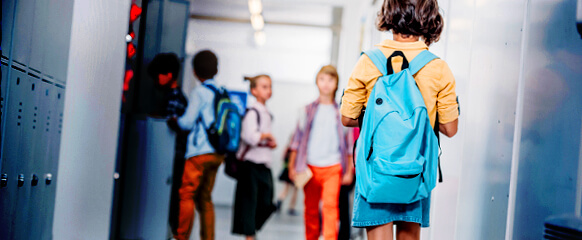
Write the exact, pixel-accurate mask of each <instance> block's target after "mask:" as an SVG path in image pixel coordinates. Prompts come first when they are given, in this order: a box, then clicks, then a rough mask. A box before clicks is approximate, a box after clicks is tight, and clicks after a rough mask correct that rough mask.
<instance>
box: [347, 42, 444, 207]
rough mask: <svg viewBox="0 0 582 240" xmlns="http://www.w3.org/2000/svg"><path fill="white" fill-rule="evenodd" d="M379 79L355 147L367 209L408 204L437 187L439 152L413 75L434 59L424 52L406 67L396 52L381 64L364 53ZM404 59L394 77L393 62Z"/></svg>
mask: <svg viewBox="0 0 582 240" xmlns="http://www.w3.org/2000/svg"><path fill="white" fill-rule="evenodd" d="M364 54H366V55H367V56H368V57H370V59H371V60H372V62H373V63H374V65H376V67H377V68H378V70H380V72H381V73H382V76H381V77H379V78H378V80H377V81H376V84H375V86H374V89H373V90H372V93H371V94H370V97H369V99H368V104H367V108H366V111H365V113H364V118H363V123H362V129H361V133H360V134H361V135H360V138H359V141H358V143H357V145H356V181H357V185H358V186H357V187H358V192H359V193H360V194H361V195H362V196H363V197H364V198H365V199H366V201H367V202H369V203H400V204H408V203H413V202H416V201H418V200H421V199H424V198H427V197H428V196H429V194H430V191H431V190H432V189H433V188H434V187H435V185H436V177H437V165H438V154H439V146H438V140H437V137H436V136H435V132H434V130H433V129H432V126H431V124H430V120H429V117H428V114H427V110H426V106H425V104H424V99H423V97H422V95H421V94H420V90H419V89H418V87H417V85H416V81H415V80H414V77H413V75H414V74H416V73H417V72H418V71H419V70H420V69H422V68H423V67H424V66H425V65H426V64H427V63H429V62H430V61H432V60H434V59H436V58H437V57H436V56H435V55H433V54H432V53H430V52H429V51H426V50H425V51H423V52H421V53H420V54H419V55H418V56H416V57H415V58H414V59H413V60H412V61H411V62H410V66H409V64H408V61H407V60H406V57H405V56H404V54H403V53H402V52H401V51H395V52H394V53H393V54H392V55H391V56H390V57H388V58H386V57H385V56H384V54H383V53H382V52H381V51H380V50H379V49H373V50H369V51H366V52H364ZM395 56H401V57H402V58H403V63H402V69H403V70H402V71H400V72H398V73H394V70H393V69H392V61H391V60H392V58H393V57H395Z"/></svg>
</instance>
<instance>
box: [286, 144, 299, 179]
mask: <svg viewBox="0 0 582 240" xmlns="http://www.w3.org/2000/svg"><path fill="white" fill-rule="evenodd" d="M295 158H297V151H295V150H291V153H289V165H288V166H287V167H288V168H289V179H291V181H292V182H295V175H297V173H296V172H295Z"/></svg>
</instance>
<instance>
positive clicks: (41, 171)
mask: <svg viewBox="0 0 582 240" xmlns="http://www.w3.org/2000/svg"><path fill="white" fill-rule="evenodd" d="M53 88H54V86H53V85H52V84H51V83H50V82H48V81H46V80H42V81H41V82H39V88H38V92H37V96H38V97H37V102H38V104H37V106H38V111H37V112H38V117H37V131H36V132H35V134H36V136H35V142H36V144H35V146H34V149H33V155H32V156H33V158H32V166H33V168H32V173H33V174H34V176H36V178H37V182H36V184H35V185H31V186H32V192H31V196H30V206H31V209H30V211H29V214H28V219H30V222H29V224H28V227H29V228H30V229H31V230H30V232H29V236H28V237H29V239H44V238H42V237H41V234H42V231H41V229H42V227H43V226H44V221H45V218H44V215H43V214H44V209H45V208H46V207H48V206H46V202H47V200H48V199H47V197H46V196H45V195H46V193H47V192H48V190H49V189H48V188H47V185H46V184H45V181H43V180H44V176H45V175H46V170H47V167H48V160H49V155H48V152H49V151H50V149H49V145H50V143H49V141H50V139H49V138H50V136H51V135H50V134H51V133H52V132H51V131H50V130H51V127H52V125H54V123H53V121H54V120H52V119H53V118H54V117H52V116H51V113H52V111H53V109H52V106H51V100H52V97H53V96H56V91H55V89H53Z"/></svg>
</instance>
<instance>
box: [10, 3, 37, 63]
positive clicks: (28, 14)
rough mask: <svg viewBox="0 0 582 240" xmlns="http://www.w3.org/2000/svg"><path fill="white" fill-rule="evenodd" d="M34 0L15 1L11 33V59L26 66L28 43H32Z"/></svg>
mask: <svg viewBox="0 0 582 240" xmlns="http://www.w3.org/2000/svg"><path fill="white" fill-rule="evenodd" d="M35 5H36V0H26V1H17V3H16V10H15V17H14V31H13V32H14V35H12V41H13V42H12V59H13V61H14V62H17V63H20V64H22V65H24V66H27V65H28V64H29V61H30V44H31V43H32V34H30V33H31V31H32V25H33V22H34V6H35Z"/></svg>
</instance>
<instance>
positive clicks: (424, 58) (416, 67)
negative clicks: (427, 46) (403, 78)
mask: <svg viewBox="0 0 582 240" xmlns="http://www.w3.org/2000/svg"><path fill="white" fill-rule="evenodd" d="M437 58H439V57H437V56H436V55H434V54H433V53H431V52H429V51H428V50H424V51H422V52H420V53H419V54H418V55H416V57H415V58H414V59H412V61H410V67H409V69H410V74H412V75H415V74H416V73H418V71H420V69H422V68H423V67H424V66H425V65H426V64H428V63H429V62H431V61H432V60H435V59H437Z"/></svg>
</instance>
